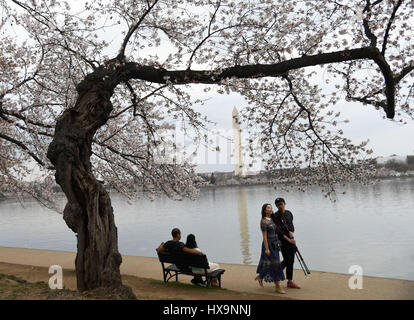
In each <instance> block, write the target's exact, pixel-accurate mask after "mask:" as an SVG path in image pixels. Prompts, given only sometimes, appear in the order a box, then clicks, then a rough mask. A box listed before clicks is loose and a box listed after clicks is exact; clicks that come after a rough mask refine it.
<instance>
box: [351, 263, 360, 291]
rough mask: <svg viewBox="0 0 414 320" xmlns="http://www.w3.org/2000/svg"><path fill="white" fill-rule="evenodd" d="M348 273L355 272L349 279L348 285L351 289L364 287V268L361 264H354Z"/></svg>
mask: <svg viewBox="0 0 414 320" xmlns="http://www.w3.org/2000/svg"><path fill="white" fill-rule="evenodd" d="M348 273H350V274H353V275H352V277H351V278H350V279H349V280H348V287H349V289H351V290H355V289H359V290H361V289H362V288H363V287H362V280H363V279H362V278H363V269H362V267H361V266H359V265H352V266H350V267H349V269H348Z"/></svg>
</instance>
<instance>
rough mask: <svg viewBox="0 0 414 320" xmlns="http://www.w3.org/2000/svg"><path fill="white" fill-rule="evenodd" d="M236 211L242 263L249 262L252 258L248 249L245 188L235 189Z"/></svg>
mask: <svg viewBox="0 0 414 320" xmlns="http://www.w3.org/2000/svg"><path fill="white" fill-rule="evenodd" d="M237 211H238V213H239V223H240V248H241V253H242V256H243V263H244V264H251V263H252V259H251V256H250V250H249V221H248V218H247V217H248V214H247V201H246V189H238V190H237Z"/></svg>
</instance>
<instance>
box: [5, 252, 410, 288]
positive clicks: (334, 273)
mask: <svg viewBox="0 0 414 320" xmlns="http://www.w3.org/2000/svg"><path fill="white" fill-rule="evenodd" d="M2 249H11V250H13V249H18V250H20V249H23V250H39V251H47V252H51V253H53V252H56V253H57V254H59V253H66V254H74V255H75V254H76V252H74V251H66V250H55V249H36V248H23V247H4V246H0V262H2V260H1V250H2ZM121 255H122V257H136V258H142V259H157V261H158V258H157V257H149V256H132V255H127V254H122V253H121ZM298 263H299V262H298V261H297V259H296V258H295V265H298ZM219 264H222V265H228V266H241V267H243V266H244V267H248V268H251V267H254V268H256V267H257V265H255V264H241V263H233V262H219ZM294 270H295V272H298V273H301V274H302V275H304V273H303V270H302V269H296V268H295V269H294ZM310 271H312V272H318V273H328V274H332V275H340V276H345V277H350V276H351V274H349V273H342V272H334V271H324V270H314V269H312V270H310ZM364 277H370V278H378V279H384V280H397V281H411V282H413V283H414V279H413V280H411V279H402V278H390V277H385V276H376V275H369V274H364Z"/></svg>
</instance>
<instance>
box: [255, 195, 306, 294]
mask: <svg viewBox="0 0 414 320" xmlns="http://www.w3.org/2000/svg"><path fill="white" fill-rule="evenodd" d="M275 205H276V207H277V209H278V211H277V212H276V213H273V210H272V206H271V205H270V204H268V203H265V204H264V205H263V206H262V219H261V220H260V228H261V230H262V234H263V243H262V253H261V256H260V261H259V265H258V266H257V271H256V273H258V274H259V275H258V276H257V277H256V279H255V280H257V281H259V284H260V286H262V287H263V280H264V281H265V282H274V283H275V287H276V288H275V289H276V292H278V293H286V291H285V290H283V289H282V287H281V286H280V281H283V280H285V276H284V274H283V269H284V268H286V277H287V279H288V283H287V287H288V288H296V289H300V286H299V285H297V284H296V283H295V282H293V263H294V260H295V252H296V242H295V240H294V239H293V232H294V231H295V229H294V226H293V215H292V213H291V212H290V211H288V210H286V209H285V206H286V202H285V200H284V199H283V198H277V199H276V200H275ZM279 250H281V251H282V255H283V261H282V262H280V257H279Z"/></svg>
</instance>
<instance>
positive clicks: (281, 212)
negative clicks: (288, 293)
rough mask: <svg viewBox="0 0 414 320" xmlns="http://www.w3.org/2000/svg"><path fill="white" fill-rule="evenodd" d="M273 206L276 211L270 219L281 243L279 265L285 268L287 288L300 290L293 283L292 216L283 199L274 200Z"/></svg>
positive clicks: (293, 228)
mask: <svg viewBox="0 0 414 320" xmlns="http://www.w3.org/2000/svg"><path fill="white" fill-rule="evenodd" d="M275 205H276V207H277V209H278V211H277V212H276V213H274V214H272V219H273V222H274V223H275V224H276V226H277V235H278V237H279V240H281V241H282V248H281V251H282V255H283V261H282V263H281V265H282V269H284V268H286V278H287V279H288V283H287V287H288V288H295V289H300V286H299V285H298V284H296V283H295V282H293V263H294V262H295V253H296V241H295V240H294V238H293V232H295V227H294V226H293V214H292V212H290V211H289V210H286V209H285V206H286V202H285V200H284V199H283V198H276V200H275Z"/></svg>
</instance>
